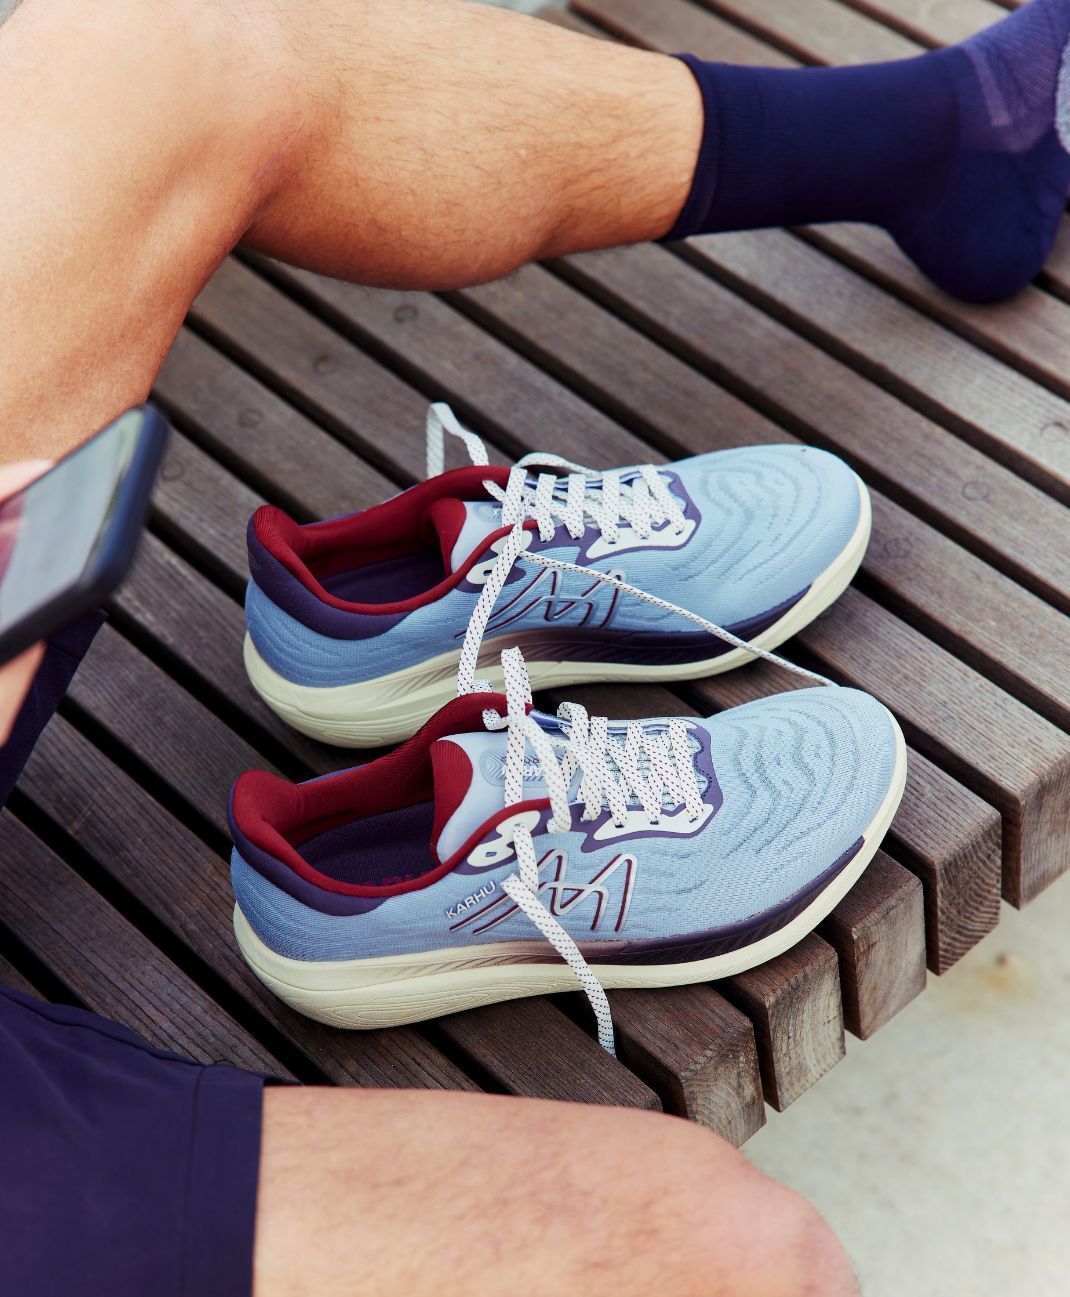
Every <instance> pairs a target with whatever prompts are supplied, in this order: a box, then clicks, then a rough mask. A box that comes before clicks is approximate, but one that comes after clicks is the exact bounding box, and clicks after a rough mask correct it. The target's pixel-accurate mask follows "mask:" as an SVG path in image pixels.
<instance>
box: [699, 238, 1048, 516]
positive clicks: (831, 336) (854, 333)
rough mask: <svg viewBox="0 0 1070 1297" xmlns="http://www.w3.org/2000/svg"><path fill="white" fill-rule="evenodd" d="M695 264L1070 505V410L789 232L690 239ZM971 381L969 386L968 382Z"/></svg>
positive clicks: (1033, 383)
mask: <svg viewBox="0 0 1070 1297" xmlns="http://www.w3.org/2000/svg"><path fill="white" fill-rule="evenodd" d="M687 247H688V256H689V259H690V260H691V261H692V263H693V264H695V265H697V266H699V267H701V268H703V269H705V270H708V271H709V272H710V273H712V274H714V275H716V276H717V278H718V279H719V280H720V281H721V282H722V283H726V284H728V285H729V286H730V287H731V288H733V289H734V290H735V291H736V292H738V293H741V294H742V295H744V296H746V297H748V299H749V300H752V301H755V302H757V303H758V304H759V305H760V306H762V307H763V308H764V309H765V310H767V311H769V312H770V313H772V314H774V315H776V317H777V318H778V319H782V320H785V321H787V322H788V323H789V324H790V325H791V327H792V328H793V329H794V330H795V331H797V332H798V333H800V334H801V335H802V336H804V337H807V338H810V339H813V340H815V341H817V342H818V343H819V344H820V345H821V346H822V347H823V348H825V349H826V350H827V351H828V352H829V353H830V354H831V355H834V356H837V357H839V358H841V359H844V360H846V361H848V362H849V363H850V364H851V366H852V367H853V368H854V369H856V370H858V371H859V372H860V373H862V374H864V375H866V376H867V377H868V378H870V379H872V380H874V381H876V382H878V383H879V384H880V385H881V387H882V388H884V389H885V390H886V391H889V392H891V393H893V394H894V395H895V396H897V397H899V398H900V399H901V400H903V401H905V402H906V403H908V404H909V405H911V406H912V407H913V408H915V409H917V410H919V411H920V412H921V413H922V414H924V415H926V416H927V417H928V418H931V419H933V420H935V421H936V422H938V423H940V424H941V425H943V426H945V427H947V428H950V429H951V430H953V431H954V432H955V433H957V434H958V435H959V436H961V437H963V438H965V439H967V440H968V441H969V442H970V443H971V444H973V445H975V446H977V447H979V448H980V449H981V450H983V451H984V452H985V453H986V454H988V455H991V456H992V457H993V458H995V459H996V460H998V461H999V462H1001V463H1004V464H1006V465H1007V466H1008V467H1010V468H1011V469H1013V470H1014V471H1015V472H1016V473H1019V474H1021V476H1023V477H1025V478H1026V479H1027V480H1029V481H1031V482H1033V483H1035V484H1036V485H1037V486H1039V487H1041V488H1042V489H1043V490H1046V491H1049V492H1050V493H1051V494H1053V495H1054V496H1055V497H1056V498H1057V499H1060V500H1062V501H1063V502H1064V503H1067V502H1070V439H1067V438H1064V437H1060V436H1054V435H1052V429H1058V428H1060V427H1067V426H1070V403H1068V402H1067V401H1066V400H1065V399H1064V398H1063V397H1061V396H1058V395H1056V394H1055V393H1053V392H1050V391H1048V390H1047V389H1046V388H1043V387H1041V386H1040V385H1039V384H1038V383H1035V382H1033V380H1032V379H1030V378H1027V377H1025V376H1024V375H1022V374H1020V373H1019V372H1018V371H1017V370H1016V369H1013V368H1012V367H1011V366H1010V365H1007V364H1004V363H1003V362H1002V361H1000V360H998V359H996V358H995V357H994V356H991V355H989V354H988V353H987V352H984V351H981V350H979V349H978V348H976V347H974V346H972V345H971V344H970V343H968V342H966V341H965V340H963V339H961V338H959V337H958V335H956V334H954V333H951V332H949V331H948V330H947V329H944V328H943V327H942V326H941V325H940V324H938V323H937V322H935V321H932V320H929V319H927V318H925V317H924V316H921V315H919V314H918V313H917V312H916V311H913V310H911V308H910V307H909V306H908V305H906V304H905V303H903V302H901V301H899V300H898V298H896V297H893V296H892V295H891V294H889V293H887V292H885V291H884V290H883V289H882V288H880V287H878V286H877V285H875V284H872V283H870V282H869V281H868V280H866V279H862V278H861V277H860V276H859V275H857V274H855V272H854V271H852V270H850V269H849V268H848V267H846V266H844V265H842V264H841V263H840V262H838V261H836V260H834V259H832V258H830V257H828V256H826V255H825V254H824V253H823V252H821V251H820V250H819V249H818V248H816V247H813V246H810V245H808V244H806V243H804V242H802V241H801V240H799V239H797V238H795V237H794V236H793V235H792V234H790V233H789V232H787V231H786V230H764V231H761V232H760V233H744V234H726V235H715V236H712V237H706V238H700V239H696V240H692V242H691V243H689V244H688V245H687ZM964 373H968V374H969V376H970V381H969V382H968V383H966V382H963V381H962V375H963V374H964Z"/></svg>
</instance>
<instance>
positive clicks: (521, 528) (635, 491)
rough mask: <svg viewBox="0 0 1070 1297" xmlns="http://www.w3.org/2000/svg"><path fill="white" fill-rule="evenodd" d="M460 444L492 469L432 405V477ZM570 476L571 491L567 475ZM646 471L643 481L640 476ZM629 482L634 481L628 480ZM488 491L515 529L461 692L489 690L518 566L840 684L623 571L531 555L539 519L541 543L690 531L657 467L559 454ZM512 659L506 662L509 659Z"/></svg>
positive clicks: (475, 618) (491, 585)
mask: <svg viewBox="0 0 1070 1297" xmlns="http://www.w3.org/2000/svg"><path fill="white" fill-rule="evenodd" d="M446 433H449V434H450V436H453V437H456V438H458V439H459V440H460V441H461V442H462V443H463V444H464V446H465V448H466V449H467V451H468V455H469V458H470V459H471V461H472V463H473V464H476V465H478V466H483V465H487V464H489V463H490V459H489V456H488V455H487V448H486V447H485V446H484V445H483V442H482V441H480V439H479V438H478V437H477V436H476V435H475V433H474V432H470V431H469V430H468V429H467V428H465V427H464V426H463V425H462V424H461V423H460V421H459V420H458V418H457V416H456V415H455V414H454V413H453V411H452V410H451V409H450V407H449V406H448V405H443V404H437V405H432V406H431V409H430V411H429V413H428V416H427V472H428V476H429V477H433V476H436V475H437V474H439V473H441V472H442V471H443V465H444V463H445V435H446ZM536 466H542V467H549V468H555V469H557V470H559V473H558V474H552V473H545V474H540V475H539V476H538V479H537V481H536V485H535V486H534V487H531V486H529V485H528V469H530V468H533V467H536ZM561 471H564V473H565V474H566V476H565V478H564V485H562V477H561V476H560V472H561ZM636 473H638V477H636V476H634V475H635V474H636ZM625 477H627V478H629V479H630V480H628V481H625V480H624V479H625ZM483 485H484V487H485V489H486V490H487V492H488V493H489V494H490V495H491V496H492V497H493V498H494V499H496V500H499V501H500V502H501V505H502V524H503V526H506V527H511V528H512V530H511V531H510V532H509V533H508V535H506V536H503V537H502V539H501V540H500V541H498V542H497V543H496V548H497V550H498V557H497V558H496V559H495V561H494V563H493V565H492V566H491V568H490V571H489V573H488V575H487V580H486V583H485V584H484V586H483V589H482V591H481V593H480V596H479V600H478V601H477V603H476V606H475V608H474V609H473V610H472V617H471V620H470V621H469V623H468V629H467V631H466V632H465V636H464V642H463V643H462V645H461V656H460V662H459V664H458V668H457V692H458V693H459V694H468V693H474V692H476V691H479V690H486V689H489V688H490V686H489V685H488V684H487V682H486V681H484V680H479V679H477V678H476V672H477V670H478V667H479V651H480V647H481V646H482V643H483V637H484V635H485V634H486V630H487V625H488V623H489V621H490V618H491V614H492V612H493V611H494V605H495V604H496V603H497V601H498V597H499V595H500V594H501V592H502V590H503V588H504V586H505V583H506V580H507V579H508V577H509V573H510V572H511V571H512V569H513V565H514V564H515V563H517V562H522V563H527V564H535V565H538V566H541V567H544V568H550V569H553V570H556V571H558V572H575V573H578V574H579V575H580V576H582V577H584V578H586V579H588V580H595V581H598V582H601V583H602V584H603V585H608V586H612V587H613V588H614V589H616V590H619V591H621V592H622V593H623V594H629V595H633V596H634V597H635V598H636V599H643V600H645V601H646V602H647V603H650V604H653V605H654V606H655V607H656V608H662V609H664V611H666V612H671V613H675V614H676V615H677V616H679V617H683V618H685V619H686V620H687V621H690V622H693V623H694V624H695V625H696V626H698V627H699V629H700V630H704V631H706V632H707V633H708V634H710V635H712V636H714V637H715V638H716V639H720V640H723V641H724V642H725V643H726V644H730V645H732V647H733V648H737V649H743V650H744V651H745V652H747V653H750V654H752V655H753V656H754V657H758V658H764V659H765V661H767V662H772V663H774V664H775V665H777V666H780V667H784V668H785V669H786V670H788V671H791V672H792V673H794V674H795V675H797V676H802V677H803V678H804V679H806V680H813V681H815V682H816V683H818V684H822V685H831V684H832V683H833V682H832V681H831V680H829V679H827V678H826V677H825V676H823V675H819V674H818V673H817V672H816V671H808V670H806V668H805V667H800V666H796V665H795V663H794V662H789V661H787V659H786V658H782V657H779V656H778V655H777V654H776V653H770V652H768V651H767V650H765V649H761V648H758V646H757V645H755V644H751V643H750V642H749V641H748V640H744V639H740V638H739V637H738V636H736V635H733V634H732V633H731V631H727V630H725V629H724V627H723V626H718V625H717V624H716V623H715V622H712V621H707V619H706V618H705V617H700V616H699V615H698V614H697V613H693V612H689V611H688V610H687V609H686V608H680V607H678V606H677V605H676V604H674V603H670V602H669V601H668V600H667V599H661V598H659V597H658V596H657V595H653V594H650V593H649V592H648V591H646V590H640V589H639V588H638V586H634V585H630V584H629V583H628V582H627V581H625V580H624V579H623V577H621V576H618V575H617V574H616V573H615V572H601V571H599V570H598V569H597V568H590V567H581V566H580V565H579V564H578V563H569V562H566V561H565V560H564V559H557V558H550V557H549V556H548V555H546V554H532V553H528V552H526V551H527V549H528V546H529V545H530V544H531V540H532V536H533V534H534V533H533V532H532V531H531V530H530V529H528V528H527V527H526V526H525V525H524V524H525V523H526V522H529V521H532V522H534V523H535V524H536V527H537V529H538V533H539V538H540V539H541V540H544V541H547V540H550V539H551V537H552V536H553V534H554V532H555V531H556V529H557V527H558V525H559V523H564V525H565V527H566V528H567V530H568V533H569V535H570V536H572V537H573V538H574V539H578V538H579V537H580V536H582V535H583V532H584V530H585V529H586V527H587V525H588V524H589V523H590V524H593V525H594V526H595V527H596V528H597V529H598V530H599V531H600V532H601V534H602V535H603V537H604V538H605V539H606V540H607V541H608V542H609V543H610V544H612V543H614V542H615V541H616V540H617V538H618V535H619V530H620V525H621V523H622V522H623V523H625V524H626V525H627V526H629V527H631V528H632V529H633V530H634V531H635V532H636V534H637V536H639V537H640V538H644V539H645V538H649V536H650V534H651V532H652V531H653V529H654V527H655V526H656V525H661V526H669V527H672V528H674V529H675V530H677V531H679V530H681V529H682V528H683V527H684V526H685V518H684V514H683V510H682V509H681V507H680V502H679V501H678V500H677V499H676V497H675V496H674V495H673V494H672V492H671V491H670V490H669V488H668V485H667V483H666V481H665V479H664V478H663V477H662V476H661V474H660V473H658V471H657V469H655V468H654V467H652V466H651V465H649V464H645V465H642V466H641V467H639V468H632V469H615V470H611V471H609V472H600V471H598V470H596V469H590V468H584V467H583V465H582V464H573V463H571V462H570V461H569V460H565V459H561V458H559V457H558V456H556V455H539V454H532V455H525V456H524V458H523V459H520V460H518V461H517V462H516V464H514V465H513V467H512V468H511V469H510V470H509V480H508V483H507V485H506V487H505V489H504V490H503V489H502V488H501V487H500V486H498V485H497V483H495V482H484V483H483ZM503 660H504V659H503Z"/></svg>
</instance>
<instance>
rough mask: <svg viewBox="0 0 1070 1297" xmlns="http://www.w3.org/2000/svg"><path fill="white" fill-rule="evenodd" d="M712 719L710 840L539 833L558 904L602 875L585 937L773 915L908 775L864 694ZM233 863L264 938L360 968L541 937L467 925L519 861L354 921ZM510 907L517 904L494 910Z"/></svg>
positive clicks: (519, 928)
mask: <svg viewBox="0 0 1070 1297" xmlns="http://www.w3.org/2000/svg"><path fill="white" fill-rule="evenodd" d="M698 723H699V724H702V725H703V726H705V727H706V728H707V729H708V730H709V733H710V735H711V752H712V757H713V767H714V770H715V773H716V780H717V784H718V785H719V786H720V790H721V792H722V794H723V804H722V805H721V807H720V809H719V810H717V811H716V813H714V814H713V815H712V817H708V818H706V820H705V822H704V825H703V827H702V828H701V829H700V830H699V831H697V832H694V833H693V834H692V835H691V836H665V835H662V834H658V833H652V834H647V833H643V832H639V833H633V834H631V835H628V836H623V837H619V838H616V839H611V840H609V841H605V842H593V841H592V838H591V836H590V835H589V834H585V833H583V832H577V831H569V832H566V833H554V834H550V833H545V832H541V833H536V836H535V849H536V853H537V855H538V856H539V857H540V858H543V857H546V856H547V855H548V853H555V854H554V858H553V859H552V860H551V861H550V863H549V864H548V865H547V866H546V867H545V869H544V873H543V874H542V875H541V876H542V877H543V878H544V879H545V878H546V877H547V876H548V873H547V871H549V870H553V871H555V877H558V876H559V881H560V883H561V887H562V890H561V891H560V892H559V896H562V897H566V898H567V897H568V896H575V893H570V892H568V891H567V890H565V889H567V885H568V884H569V883H570V882H575V883H577V884H578V885H579V886H580V887H581V889H582V888H588V889H589V888H591V886H592V884H594V883H597V881H598V880H599V879H601V880H602V883H603V885H604V889H605V892H606V895H605V898H604V902H603V914H602V919H601V921H600V922H599V923H598V924H597V926H595V927H592V922H593V920H594V919H595V916H596V908H597V896H596V894H595V893H594V892H593V891H588V893H587V894H585V895H584V897H582V898H581V899H580V900H579V901H578V902H577V903H576V904H574V905H573V906H572V907H571V908H568V909H566V911H565V912H564V913H563V914H562V915H561V916H560V919H561V922H562V923H563V924H564V926H565V927H566V929H567V930H568V931H569V932H570V933H571V935H572V936H573V937H574V938H575V939H576V940H577V941H581V942H584V943H590V942H596V941H600V940H622V939H623V940H630V941H642V940H657V939H664V938H672V937H677V936H681V935H687V934H698V933H705V932H708V931H710V930H712V929H716V928H718V927H721V926H723V925H725V924H730V923H735V922H737V921H740V920H743V919H747V918H750V917H753V916H755V915H759V914H762V913H763V912H765V911H767V910H769V909H771V908H773V907H775V906H777V905H779V904H781V903H782V902H784V901H785V900H786V899H787V898H789V897H791V896H792V895H793V894H795V893H796V892H798V891H799V890H800V889H802V888H805V887H806V886H807V885H808V884H810V883H812V882H813V881H814V880H815V879H816V878H817V877H818V876H819V875H821V874H822V873H823V872H824V871H826V870H828V869H829V868H830V866H832V865H833V864H834V863H835V862H836V861H837V860H838V859H839V858H840V857H841V856H842V855H843V854H844V853H845V852H847V851H848V849H849V848H851V847H852V846H853V844H855V843H856V842H857V841H858V839H859V838H860V837H862V836H863V835H864V834H865V833H866V831H867V828H868V827H869V825H870V824H871V822H872V821H873V819H874V817H875V815H876V813H877V811H878V809H879V808H880V806H881V804H882V802H883V801H884V799H885V797H886V796H887V794H888V792H889V789H890V787H891V785H892V783H893V780H894V775H895V768H896V753H897V748H896V734H895V728H894V723H893V722H892V719H891V717H890V716H889V714H888V712H887V711H886V710H885V709H884V707H882V705H881V704H880V703H879V702H877V701H876V700H875V699H873V698H871V697H870V696H869V695H867V694H863V693H859V692H857V691H855V690H849V689H837V688H815V689H804V690H798V691H796V692H794V693H790V694H782V695H778V696H776V697H774V698H769V699H764V700H761V701H758V702H754V703H749V704H746V705H744V706H742V707H739V708H735V709H734V710H732V711H730V712H726V713H724V714H722V715H721V716H717V717H714V718H713V719H712V720H709V721H705V722H698ZM706 796H707V798H709V797H710V794H709V791H707V794H706ZM573 827H574V829H575V828H577V827H578V826H577V823H576V820H575V818H574V820H573ZM494 832H497V830H495V831H494ZM473 855H474V853H473ZM622 857H629V858H631V860H632V861H633V867H632V869H631V873H630V883H628V885H629V886H630V892H629V894H628V897H627V904H626V913H623V917H621V915H622V911H623V910H624V909H625V897H624V894H623V891H622V889H623V888H624V887H625V885H626V883H627V882H628V877H629V875H628V871H627V870H625V869H624V868H623V866H622V865H621V864H620V861H621V858H622ZM471 859H472V856H470V857H469V860H471ZM614 862H617V867H616V868H614ZM232 864H233V869H232V875H233V881H234V890H235V895H236V898H237V901H238V904H239V905H240V906H241V909H242V911H243V913H244V914H245V917H246V918H247V919H248V920H249V922H250V924H251V925H252V927H253V929H254V930H255V931H256V933H257V934H258V935H259V937H260V938H261V940H263V941H264V942H265V943H266V944H267V945H268V946H270V947H271V948H272V949H273V950H275V951H277V952H279V953H280V954H283V955H286V956H289V957H291V958H296V959H313V960H332V959H355V958H360V957H365V956H385V955H396V954H402V953H406V952H413V951H426V950H434V949H441V948H444V947H464V946H469V945H473V944H476V945H478V944H484V943H487V942H495V941H533V942H538V941H539V940H540V938H539V937H538V935H537V934H536V932H535V930H534V929H533V928H532V926H531V924H530V922H529V921H528V920H527V919H526V918H525V917H524V916H523V915H522V914H519V913H517V914H514V915H512V917H509V918H506V919H505V920H504V921H502V922H500V923H497V924H496V925H495V926H493V927H491V928H489V929H488V930H487V931H486V932H484V933H482V934H480V933H479V932H477V931H476V930H475V929H476V928H477V927H478V926H479V924H477V923H468V924H465V925H462V926H457V924H458V919H459V918H461V919H463V918H464V917H465V911H464V910H463V909H461V910H460V911H458V908H457V907H458V906H462V905H463V903H464V902H465V901H466V898H468V897H470V896H472V895H473V894H475V893H480V891H481V889H485V890H483V891H482V893H481V899H480V901H479V902H478V905H477V906H476V908H477V909H479V908H482V907H483V906H484V905H487V904H491V903H493V902H494V901H495V900H496V899H500V898H501V897H502V892H501V885H502V883H503V882H504V880H505V879H506V878H508V877H509V876H511V875H512V874H513V873H515V871H516V860H515V857H514V856H513V855H512V854H511V853H510V854H509V855H508V856H507V857H506V858H505V859H504V860H501V862H500V863H498V864H496V865H495V866H494V867H492V868H487V869H479V870H471V869H469V870H467V871H462V872H454V873H451V874H448V875H447V876H446V877H445V878H442V879H440V880H439V881H438V882H435V883H433V884H431V885H429V886H427V887H425V888H422V889H420V890H417V891H413V892H408V893H405V894H402V895H397V896H393V897H391V898H389V899H388V900H386V901H384V902H383V903H382V904H380V905H378V906H376V907H375V908H374V909H372V910H370V911H369V912H368V913H364V914H355V915H348V916H335V915H327V914H324V913H321V912H320V911H318V910H315V909H313V908H311V907H309V906H306V905H304V904H302V903H300V902H298V901H297V900H295V899H294V898H293V897H291V896H290V895H288V894H287V893H285V892H283V891H281V890H280V889H279V888H277V887H276V886H274V885H273V884H272V883H270V882H268V881H266V880H265V879H264V878H263V877H262V876H261V875H260V874H259V873H258V872H257V871H256V870H255V869H253V868H252V867H251V866H250V865H249V864H248V863H247V862H246V861H245V860H243V859H242V857H241V856H240V855H238V854H237V853H236V852H235V854H234V857H233V862H232ZM607 871H608V873H607ZM506 908H507V902H503V903H502V904H501V907H500V909H499V910H498V911H488V916H489V917H493V916H494V914H495V913H501V912H502V911H504V910H505V909H506ZM617 918H620V926H619V927H617V926H616V923H615V920H616V919H617Z"/></svg>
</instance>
